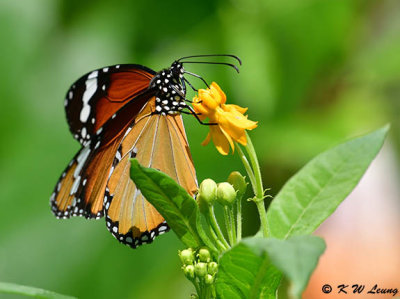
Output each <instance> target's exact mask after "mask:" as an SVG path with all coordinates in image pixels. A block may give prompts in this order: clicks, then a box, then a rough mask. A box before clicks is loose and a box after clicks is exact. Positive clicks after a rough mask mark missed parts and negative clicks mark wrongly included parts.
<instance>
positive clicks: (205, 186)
mask: <svg viewBox="0 0 400 299" xmlns="http://www.w3.org/2000/svg"><path fill="white" fill-rule="evenodd" d="M216 197H217V184H216V183H215V182H214V181H213V180H212V179H205V180H204V181H202V182H201V184H200V187H199V192H198V194H197V202H198V204H199V208H200V211H201V212H202V213H203V214H205V213H207V212H208V206H210V205H212V204H213V203H214V202H215V199H216Z"/></svg>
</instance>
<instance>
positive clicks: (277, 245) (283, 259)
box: [244, 235, 325, 298]
mask: <svg viewBox="0 0 400 299" xmlns="http://www.w3.org/2000/svg"><path fill="white" fill-rule="evenodd" d="M244 243H245V244H246V245H248V246H249V248H251V249H252V250H253V251H254V252H256V253H257V254H259V255H260V254H261V253H262V252H263V251H266V252H267V253H268V256H269V258H270V261H271V263H272V264H273V265H274V266H276V267H277V268H278V269H279V270H281V271H282V272H283V273H284V274H285V275H286V276H287V278H289V280H290V281H291V283H292V288H291V291H292V295H293V296H295V297H296V298H300V297H301V293H302V292H303V290H304V289H305V288H306V286H307V283H308V281H309V279H310V276H311V274H312V272H313V270H314V269H315V267H316V266H317V263H318V259H319V257H320V255H321V254H322V253H323V252H324V251H325V242H324V240H322V239H321V238H319V237H316V236H310V235H308V236H295V237H291V238H289V239H287V240H279V239H274V238H268V239H265V238H263V239H262V238H251V239H247V240H245V241H244Z"/></svg>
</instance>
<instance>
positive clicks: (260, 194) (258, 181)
mask: <svg viewBox="0 0 400 299" xmlns="http://www.w3.org/2000/svg"><path fill="white" fill-rule="evenodd" d="M246 137H247V145H246V146H245V148H246V151H247V154H248V155H249V159H250V163H251V166H252V169H253V173H254V177H255V190H254V194H255V196H256V199H257V200H264V188H263V183H262V178H261V171H260V165H259V164H258V159H257V154H256V151H255V150H254V146H253V143H252V142H251V139H250V136H249V135H248V134H247V132H246Z"/></svg>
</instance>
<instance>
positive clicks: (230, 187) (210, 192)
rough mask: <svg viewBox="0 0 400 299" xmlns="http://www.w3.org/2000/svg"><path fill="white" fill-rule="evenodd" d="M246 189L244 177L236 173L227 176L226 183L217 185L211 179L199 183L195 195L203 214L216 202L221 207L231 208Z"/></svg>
mask: <svg viewBox="0 0 400 299" xmlns="http://www.w3.org/2000/svg"><path fill="white" fill-rule="evenodd" d="M246 188H247V183H246V181H245V179H244V177H243V176H242V175H241V174H240V173H239V172H237V171H235V172H232V173H231V174H230V175H229V178H228V182H223V183H219V184H218V185H217V184H216V183H215V182H214V181H213V180H212V179H205V180H204V181H203V182H201V184H200V187H199V192H198V194H197V202H198V204H199V207H200V211H201V212H202V213H203V214H206V213H208V212H209V207H210V206H212V205H214V203H215V202H216V201H217V202H218V203H220V204H221V205H223V206H231V205H232V204H233V203H234V202H235V201H236V198H237V197H238V196H240V197H242V196H243V194H244V193H245V191H246Z"/></svg>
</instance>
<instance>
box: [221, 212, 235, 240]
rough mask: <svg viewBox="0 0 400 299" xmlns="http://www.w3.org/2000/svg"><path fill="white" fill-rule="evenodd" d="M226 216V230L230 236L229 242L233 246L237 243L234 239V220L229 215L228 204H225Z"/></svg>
mask: <svg viewBox="0 0 400 299" xmlns="http://www.w3.org/2000/svg"><path fill="white" fill-rule="evenodd" d="M224 217H225V227H226V232H227V234H228V238H229V244H231V246H233V245H234V244H235V243H234V241H233V232H232V222H231V218H230V216H229V207H228V206H224Z"/></svg>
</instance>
